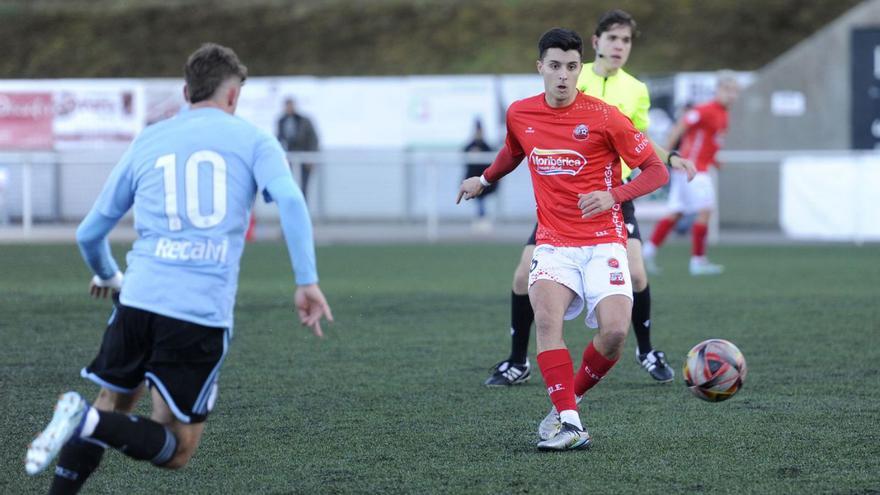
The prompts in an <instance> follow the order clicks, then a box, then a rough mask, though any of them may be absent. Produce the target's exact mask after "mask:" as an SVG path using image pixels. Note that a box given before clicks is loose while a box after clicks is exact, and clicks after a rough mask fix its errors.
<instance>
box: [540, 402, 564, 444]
mask: <svg viewBox="0 0 880 495" xmlns="http://www.w3.org/2000/svg"><path fill="white" fill-rule="evenodd" d="M561 428H562V421H560V419H559V412H557V411H556V406H551V407H550V412H548V413H547V415H546V416H544V419H542V420H541V423H540V424H539V425H538V438H540V439H541V440H550V439H551V438H553V437H555V436H556V434H557V433H559V430H560V429H561Z"/></svg>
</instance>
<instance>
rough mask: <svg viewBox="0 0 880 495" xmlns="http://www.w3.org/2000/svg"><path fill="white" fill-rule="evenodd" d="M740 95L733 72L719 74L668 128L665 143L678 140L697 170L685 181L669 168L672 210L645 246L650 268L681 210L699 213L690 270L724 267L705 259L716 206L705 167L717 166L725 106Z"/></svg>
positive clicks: (703, 272) (714, 271) (706, 271)
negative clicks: (702, 99)
mask: <svg viewBox="0 0 880 495" xmlns="http://www.w3.org/2000/svg"><path fill="white" fill-rule="evenodd" d="M738 94H739V84H738V82H737V80H736V76H735V75H734V74H733V73H731V72H729V71H724V72H722V73H720V74H719V76H718V86H717V88H716V90H715V99H714V100H713V101H710V102H708V103H704V104H702V105H698V106H696V107H694V108H693V109H691V110H689V111H688V112H687V113H685V114H684V116H683V117H682V118H681V120H680V121H679V122H678V123H677V124H676V126H675V127H674V128H673V129H672V132H670V134H669V138H668V140H669V143H670V144H673V145H674V143H676V142H677V141H678V140H679V138H680V139H681V149H680V153H681V156H683V157H685V158H688V159H690V160H691V161H693V162H694V164H696V166H697V175H696V176H695V177H694V179H693V180H692V181H690V182H688V181H687V177H685V176H684V175H683V174H682V173H681V172H678V171H673V172H672V177H671V179H670V183H669V210H670V211H671V212H672V213H670V214H669V215H668V216H667V217H665V218H663V219H662V220H660V221H659V222H658V223H657V226H656V227H654V233H653V234H652V235H651V240H650V241H649V242H647V243H646V244H645V247H644V250H643V254H644V257H645V264H646V265H647V266H648V268H649V269H651V270H654V271H656V270H657V265H656V263H655V261H654V257H655V256H656V254H657V248H659V247H660V246H661V245H662V244H663V241H664V240H666V236H667V235H668V234H669V231H670V230H672V228H673V227H674V226H675V223H676V222H678V219H679V218H681V217H682V215H684V214H692V213H696V214H697V218H696V220H695V221H694V225H693V227H691V238H692V246H691V261H690V266H689V269H690V272H691V275H715V274H719V273H721V272H723V271H724V267H723V266H721V265H716V264H714V263H710V262H709V260H708V258H706V234H707V233H708V231H709V218H710V217H711V216H712V210H714V209H715V188H714V186H713V185H712V178H711V176H710V175H709V169H710V167H713V166H716V167H717V166H718V162H717V160H716V158H715V155H716V154H717V153H718V150H719V149H720V148H721V145H722V142H723V140H724V133H725V132H726V131H727V107H729V106H730V104H731V103H733V102H734V100H736V97H737V95H738Z"/></svg>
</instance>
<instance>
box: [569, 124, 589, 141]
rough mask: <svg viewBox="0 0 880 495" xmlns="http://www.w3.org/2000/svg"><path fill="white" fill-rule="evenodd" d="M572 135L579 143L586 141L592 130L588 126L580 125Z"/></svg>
mask: <svg viewBox="0 0 880 495" xmlns="http://www.w3.org/2000/svg"><path fill="white" fill-rule="evenodd" d="M572 135H573V136H574V138H575V139H576V140H577V141H586V140H587V138H588V137H590V128H589V127H587V124H578V125H577V127H575V128H574V131H573V132H572Z"/></svg>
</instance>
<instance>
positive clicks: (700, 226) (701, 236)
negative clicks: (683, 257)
mask: <svg viewBox="0 0 880 495" xmlns="http://www.w3.org/2000/svg"><path fill="white" fill-rule="evenodd" d="M708 232H709V227H708V226H707V225H706V224H705V223H695V224H694V226H693V227H691V254H692V255H694V256H705V255H706V233H708Z"/></svg>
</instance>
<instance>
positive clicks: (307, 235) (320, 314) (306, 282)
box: [266, 175, 333, 337]
mask: <svg viewBox="0 0 880 495" xmlns="http://www.w3.org/2000/svg"><path fill="white" fill-rule="evenodd" d="M266 191H267V192H268V193H269V196H270V197H271V199H273V200H274V201H275V202H276V203H277V204H278V214H279V216H280V217H281V229H282V231H283V232H284V240H285V241H286V242H287V251H288V253H289V254H290V262H291V264H292V265H293V271H294V273H295V274H296V284H297V289H296V293H295V294H294V304H295V306H296V310H297V313H298V315H299V320H300V323H302V324H303V325H305V326H307V327H309V328H311V329H312V332H314V334H315V335H317V336H318V337H321V336H323V335H324V333H323V332H322V330H321V318H327V320H328V321H333V315H332V313H331V312H330V306H329V305H328V304H327V300H326V299H325V298H324V294H323V293H322V292H321V289H320V288H319V287H318V269H317V264H316V262H315V243H314V239H313V236H312V221H311V219H310V218H309V212H308V208H307V207H306V202H305V199H304V198H303V195H302V192H301V191H300V190H299V188H298V187H297V186H296V184H294V182H293V178H292V177H291V176H290V175H284V176H282V177H279V178H277V179H275V180H273V181H272V182H270V183H269V184H268V185H267V186H266Z"/></svg>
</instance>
